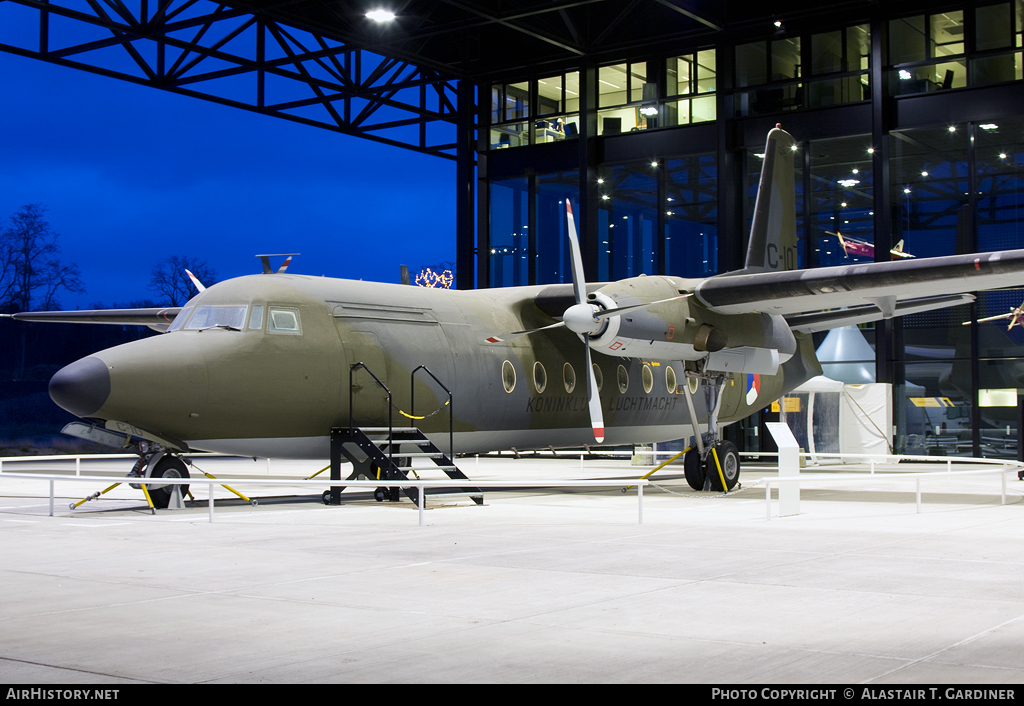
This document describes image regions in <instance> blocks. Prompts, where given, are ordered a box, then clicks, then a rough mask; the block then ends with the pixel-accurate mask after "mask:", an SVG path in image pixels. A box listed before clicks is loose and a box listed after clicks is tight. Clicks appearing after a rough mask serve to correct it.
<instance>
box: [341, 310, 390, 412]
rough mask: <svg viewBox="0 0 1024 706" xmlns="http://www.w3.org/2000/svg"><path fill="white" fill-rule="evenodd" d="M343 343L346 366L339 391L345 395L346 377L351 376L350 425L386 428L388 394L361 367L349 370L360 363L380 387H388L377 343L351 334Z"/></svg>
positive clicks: (366, 334) (364, 335) (357, 333)
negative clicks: (378, 382)
mask: <svg viewBox="0 0 1024 706" xmlns="http://www.w3.org/2000/svg"><path fill="white" fill-rule="evenodd" d="M343 341H344V346H345V357H346V360H347V362H348V365H346V366H345V372H344V375H343V377H344V381H343V385H342V389H343V390H344V391H345V392H347V391H348V386H349V375H350V374H351V382H352V421H353V424H355V426H357V427H358V426H387V423H388V396H387V392H385V390H384V388H382V387H381V386H380V385H378V384H377V382H376V380H374V379H373V377H371V376H370V374H369V373H368V372H367V371H366V369H364V368H361V367H360V368H356V369H355V370H352V366H353V365H355V364H356V363H362V364H363V365H365V366H366V368H368V369H369V370H370V371H371V372H372V373H373V374H374V375H376V376H377V378H378V379H379V380H380V381H381V382H382V383H384V384H385V385H387V386H388V387H391V384H390V383H389V382H388V374H387V363H386V362H385V359H384V351H383V349H382V348H381V345H380V339H378V338H377V336H376V334H373V333H370V332H369V331H357V330H351V331H349V332H348V333H347V335H345V336H344V337H343ZM343 403H344V404H345V405H347V404H348V400H347V399H346V400H344V402H343Z"/></svg>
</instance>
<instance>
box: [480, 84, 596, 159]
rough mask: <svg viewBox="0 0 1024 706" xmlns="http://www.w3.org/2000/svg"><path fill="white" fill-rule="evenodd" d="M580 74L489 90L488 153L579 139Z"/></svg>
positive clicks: (498, 86)
mask: <svg viewBox="0 0 1024 706" xmlns="http://www.w3.org/2000/svg"><path fill="white" fill-rule="evenodd" d="M579 110H580V78H579V72H577V71H570V72H567V73H564V74H557V75H554V76H546V77H544V78H540V79H533V80H530V81H520V82H518V83H507V84H493V85H492V86H491V127H490V147H491V149H504V148H508V147H522V146H524V145H532V144H538V143H544V142H557V141H560V140H564V139H567V138H573V137H577V136H579V119H580V116H579Z"/></svg>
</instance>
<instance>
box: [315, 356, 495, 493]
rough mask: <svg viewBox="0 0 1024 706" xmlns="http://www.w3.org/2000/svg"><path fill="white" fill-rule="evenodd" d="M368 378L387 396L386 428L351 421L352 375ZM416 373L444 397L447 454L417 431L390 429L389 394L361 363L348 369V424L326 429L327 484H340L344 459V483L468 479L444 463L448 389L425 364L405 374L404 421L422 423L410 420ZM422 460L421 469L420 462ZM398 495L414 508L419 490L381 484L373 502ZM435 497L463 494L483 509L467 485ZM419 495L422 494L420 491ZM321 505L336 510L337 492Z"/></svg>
mask: <svg viewBox="0 0 1024 706" xmlns="http://www.w3.org/2000/svg"><path fill="white" fill-rule="evenodd" d="M360 371H362V374H364V375H369V377H371V378H372V379H373V380H374V381H375V382H376V383H377V385H379V386H380V388H381V389H382V390H383V391H384V392H385V393H386V395H387V404H388V426H386V427H384V426H360V425H357V424H356V423H355V422H354V419H353V414H352V410H353V407H354V405H353V398H352V395H353V391H354V390H355V384H354V383H355V376H356V374H357V373H358V372H360ZM417 373H423V374H425V375H429V376H430V377H431V378H433V380H434V381H435V382H436V383H437V385H438V386H440V387H441V389H443V390H444V391H445V392H446V393H447V394H448V402H447V403H446V404H445V407H447V409H448V453H447V454H446V453H444V452H443V451H441V449H439V448H438V447H437V446H436V445H435V444H434V442H432V441H431V440H430V439H429V438H427V435H426V434H424V433H423V432H422V431H421V430H420V429H419V428H418V427H415V426H409V427H396V426H395V425H394V423H393V421H392V420H393V416H392V413H391V412H392V409H393V408H394V407H393V399H392V395H391V390H390V389H389V388H388V386H387V385H385V384H384V383H383V382H382V381H381V379H380V378H379V377H377V375H375V374H374V373H373V371H372V370H370V368H368V367H367V366H366V364H364V363H361V362H360V363H355V364H353V365H351V366H350V367H349V404H348V408H349V425H348V426H347V427H335V428H333V429H331V479H332V480H341V471H340V469H341V461H342V458H343V457H344V458H345V459H346V460H347V461H348V462H349V463H351V464H352V474H351V475H350V476H349V477H348V480H357V479H358V478H359V476H364V477H366V478H369V479H371V480H381V481H388V480H391V481H395V480H407V479H408V478H409V474H410V473H416V474H417V475H418V474H419V473H420V472H429V471H431V470H440V471H443V472H444V473H445V475H447V476H448V477H449V478H451V479H453V480H466V481H468V480H469V478H468V477H467V476H466V474H465V473H463V472H462V471H460V470H459V469H458V467H457V466H456V465H455V463H454V461H453V460H452V459H451V458H450V457H451V456H454V450H453V449H454V434H453V423H452V420H453V417H452V393H451V390H449V389H448V387H447V386H446V385H445V384H444V383H442V382H441V381H440V380H438V379H437V376H436V375H434V374H433V373H432V372H430V370H428V369H427V367H426V366H425V365H421V366H419V367H418V368H416V369H415V370H413V371H412V373H411V374H410V380H409V384H410V389H411V390H412V397H411V398H410V413H409V414H405V412H402V414H404V415H405V416H407V417H409V418H410V419H424V418H425V417H416V416H415V407H416V400H415V387H414V383H415V378H416V374H417ZM415 460H420V461H421V464H420V465H414V461H415ZM424 461H426V462H428V463H426V464H425V465H424V464H423V462H424ZM402 492H404V493H405V495H406V496H407V497H409V499H411V500H412V501H413V502H414V503H416V504H419V500H420V498H419V491H418V490H417V489H416V488H409V487H406V488H401V487H399V486H392V487H387V486H386V485H382V486H381V487H380V488H377V490H376V491H374V498H375V499H376V500H377V501H378V502H382V501H384V500H390V501H392V502H397V501H398V499H399V497H400V494H401V493H402ZM436 492H437V494H447V495H452V494H468V495H469V496H470V498H472V499H473V502H475V503H476V504H477V505H483V502H484V497H483V491H481V490H480V489H479V488H473V487H468V486H462V487H459V488H458V489H457V490H449V489H444V488H441V489H438V490H437V491H436ZM424 493H426V490H425V489H424ZM324 502H325V503H327V504H330V505H337V504H338V503H340V502H341V487H340V486H334V487H332V488H331V489H330V490H328V491H326V492H325V493H324Z"/></svg>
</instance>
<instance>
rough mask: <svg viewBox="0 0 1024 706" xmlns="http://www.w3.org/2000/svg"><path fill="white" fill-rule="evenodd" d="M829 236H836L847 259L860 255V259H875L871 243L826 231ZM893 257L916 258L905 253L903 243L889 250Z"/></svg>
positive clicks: (894, 258)
mask: <svg viewBox="0 0 1024 706" xmlns="http://www.w3.org/2000/svg"><path fill="white" fill-rule="evenodd" d="M825 232H826V233H828V234H829V235H834V236H836V237H837V238H839V245H840V246H841V247H842V248H843V253H844V254H845V255H846V257H850V255H859V256H860V257H866V258H869V259H871V260H874V259H875V246H874V244H873V243H869V242H867V241H866V240H861V239H859V238H850V237H845V238H844V237H843V234H842V233H832V232H831V231H825ZM889 253H890V254H891V255H892V259H893V260H896V259H898V258H908V257H914V256H913V255H911V254H910V253H908V252H903V241H902V240H900V242H898V243H896V245H895V247H893V248H892V249H891V250H889Z"/></svg>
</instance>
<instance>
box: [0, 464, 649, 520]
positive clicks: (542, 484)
mask: <svg viewBox="0 0 1024 706" xmlns="http://www.w3.org/2000/svg"><path fill="white" fill-rule="evenodd" d="M3 478H22V479H32V480H46V481H49V483H50V517H53V505H54V484H55V483H56V482H57V481H83V482H84V481H91V482H97V483H109V482H110V481H111V480H117V481H119V482H122V483H131V484H133V485H157V486H164V485H202V484H206V485H209V486H211V487H210V489H209V500H208V506H209V517H210V522H213V504H214V503H213V487H212V486H214V485H223V484H224V482H225V479H218V478H197V477H193V478H134V477H124V476H120V477H116V478H115V477H111V476H81V475H79V476H69V475H63V474H43V473H10V472H6V471H5V472H2V473H0V479H3ZM226 480H227V481H228V482H230V483H231V484H232V485H239V486H240V485H263V486H275V485H287V486H296V485H299V486H305V485H315V486H317V487H318V488H322V487H324V485H330V486H331V487H353V488H381V487H387V488H416V489H417V491H418V492H417V496H418V498H419V502H418V503H417V504H418V506H419V522H420V525H422V524H423V509H424V501H423V497H424V492H423V489H424V488H465V487H466V486H472V487H473V488H474V489H477V488H479V489H481V490H483V489H484V488H586V487H614V488H621V487H623V486H624V485H627V484H628V485H635V486H636V488H637V493H636V498H637V523H638V524H641V525H642V524H643V523H644V489H643V487H644V486H645V485H648V483H649V481H646V480H642V479H637V480H625V481H624V480H623V479H621V478H620V479H603V480H543V479H541V480H522V479H516V480H512V481H504V480H480V481H474V480H467V479H465V478H449V479H447V480H410V479H406V480H384V479H381V480H330V479H326V480H324V479H318V480H297V479H296V480H289V479H272V478H229V479H226ZM459 492H460V493H462V494H466V492H465V491H459ZM72 505H74V504H72Z"/></svg>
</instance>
